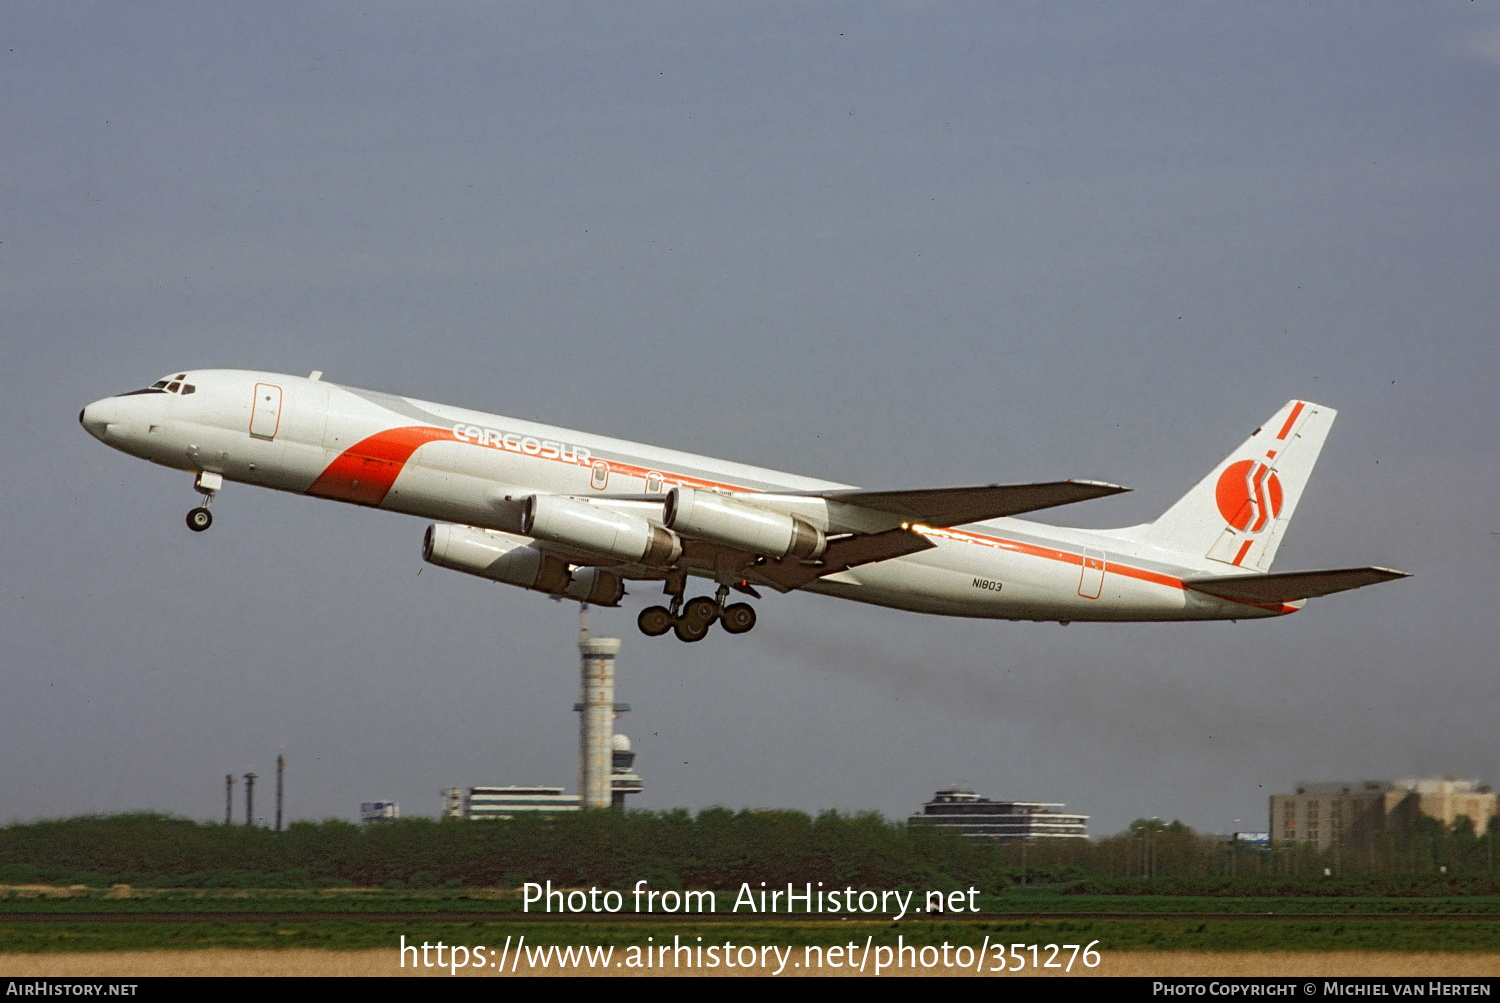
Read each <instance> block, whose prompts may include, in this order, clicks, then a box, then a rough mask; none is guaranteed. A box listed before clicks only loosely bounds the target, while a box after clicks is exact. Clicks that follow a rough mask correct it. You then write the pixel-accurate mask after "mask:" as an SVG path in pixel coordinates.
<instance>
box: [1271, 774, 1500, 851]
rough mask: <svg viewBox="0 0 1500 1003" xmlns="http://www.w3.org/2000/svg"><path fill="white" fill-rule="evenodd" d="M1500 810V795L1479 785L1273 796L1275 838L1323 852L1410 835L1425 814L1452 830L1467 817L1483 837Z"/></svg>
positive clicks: (1428, 782) (1445, 782)
mask: <svg viewBox="0 0 1500 1003" xmlns="http://www.w3.org/2000/svg"><path fill="white" fill-rule="evenodd" d="M1496 808H1497V801H1496V796H1495V792H1494V791H1493V790H1491V789H1490V787H1489V786H1488V785H1481V784H1480V783H1479V782H1478V781H1475V780H1455V779H1453V778H1451V777H1449V778H1432V779H1420V780H1363V781H1360V782H1358V783H1338V782H1319V783H1303V784H1299V785H1298V786H1297V788H1296V792H1295V793H1293V794H1272V795H1271V839H1272V840H1274V841H1275V842H1278V843H1308V844H1311V845H1312V846H1314V847H1316V848H1317V849H1319V850H1326V849H1329V848H1330V847H1333V846H1351V845H1352V846H1360V845H1366V844H1367V843H1368V842H1369V841H1371V840H1373V839H1375V838H1377V837H1379V836H1381V835H1384V834H1385V833H1388V832H1395V833H1404V832H1409V831H1411V827H1412V825H1413V824H1414V823H1415V822H1416V820H1417V819H1418V818H1419V817H1421V816H1424V815H1425V816H1427V817H1428V818H1432V819H1436V820H1437V821H1439V822H1441V823H1442V824H1443V825H1444V826H1449V827H1451V826H1452V825H1453V821H1454V819H1456V818H1458V817H1459V816H1460V815H1465V816H1467V817H1468V818H1469V819H1470V820H1471V821H1472V822H1473V823H1474V827H1475V829H1476V830H1477V831H1478V832H1479V833H1481V834H1482V833H1483V832H1484V831H1485V827H1486V826H1487V825H1488V824H1489V820H1490V817H1491V816H1493V815H1494V814H1495V813H1496Z"/></svg>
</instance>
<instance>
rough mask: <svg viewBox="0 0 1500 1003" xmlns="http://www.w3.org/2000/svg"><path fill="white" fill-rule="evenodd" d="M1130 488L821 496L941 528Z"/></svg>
mask: <svg viewBox="0 0 1500 1003" xmlns="http://www.w3.org/2000/svg"><path fill="white" fill-rule="evenodd" d="M1129 490H1130V489H1129V488H1122V487H1120V486H1119V485H1118V484H1105V483H1102V482H1100V481H1053V482H1051V483H1050V484H985V485H981V486H979V487H972V488H919V489H917V490H915V491H827V492H824V493H822V495H821V497H823V498H827V499H828V500H829V501H831V502H841V503H843V504H845V505H857V506H859V507H860V508H868V509H874V510H875V511H877V512H886V513H888V514H890V515H895V516H900V517H901V518H902V519H904V520H905V521H907V522H914V523H920V524H921V525H924V526H934V527H939V528H941V527H944V526H962V525H965V524H966V523H971V522H983V521H984V520H985V519H999V518H1001V517H1003V516H1008V515H1019V514H1020V513H1022V512H1033V511H1035V510H1037V509H1039V508H1051V507H1053V506H1054V505H1068V504H1071V503H1073V502H1081V501H1088V500H1089V499H1091V498H1103V497H1105V496H1107V495H1117V494H1119V493H1120V492H1122V491H1129Z"/></svg>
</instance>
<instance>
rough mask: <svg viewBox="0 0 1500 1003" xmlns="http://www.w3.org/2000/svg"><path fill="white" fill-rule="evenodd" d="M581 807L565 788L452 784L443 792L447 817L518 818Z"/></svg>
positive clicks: (575, 809) (445, 816)
mask: <svg viewBox="0 0 1500 1003" xmlns="http://www.w3.org/2000/svg"><path fill="white" fill-rule="evenodd" d="M577 810H578V795H577V794H564V793H563V789H562V788H561V787H470V788H469V789H468V790H467V791H464V790H463V789H461V788H458V787H449V788H447V789H446V790H444V791H443V817H444V818H515V817H516V816H517V815H551V814H556V813H558V812H564V811H577Z"/></svg>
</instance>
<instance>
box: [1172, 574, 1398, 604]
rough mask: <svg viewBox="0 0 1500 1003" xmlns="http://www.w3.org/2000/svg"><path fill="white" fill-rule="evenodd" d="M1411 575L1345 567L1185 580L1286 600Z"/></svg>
mask: <svg viewBox="0 0 1500 1003" xmlns="http://www.w3.org/2000/svg"><path fill="white" fill-rule="evenodd" d="M1410 577H1411V576H1410V575H1408V574H1407V573H1406V572H1404V571H1392V570H1391V569H1390V568H1345V569H1343V570H1341V571H1288V572H1285V573H1283V574H1275V575H1228V576H1225V577H1221V578H1184V579H1183V581H1182V584H1183V585H1185V586H1187V587H1188V588H1190V589H1194V590H1196V591H1198V592H1204V593H1207V594H1208V595H1211V596H1218V597H1219V598H1220V599H1241V600H1245V601H1247V602H1281V603H1286V602H1295V601H1296V600H1298V599H1313V598H1316V597H1317V596H1326V595H1332V594H1333V593H1335V592H1346V591H1348V590H1349V589H1359V588H1364V587H1365V586H1366V585H1376V584H1379V583H1380V582H1392V581H1395V580H1396V579H1398V578H1410Z"/></svg>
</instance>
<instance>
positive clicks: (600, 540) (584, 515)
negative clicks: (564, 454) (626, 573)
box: [521, 495, 682, 567]
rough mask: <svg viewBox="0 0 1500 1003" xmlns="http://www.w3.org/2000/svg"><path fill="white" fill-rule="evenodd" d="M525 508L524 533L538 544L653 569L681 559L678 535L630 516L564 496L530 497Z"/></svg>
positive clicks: (680, 545)
mask: <svg viewBox="0 0 1500 1003" xmlns="http://www.w3.org/2000/svg"><path fill="white" fill-rule="evenodd" d="M522 506H523V507H522V510H521V532H523V533H525V534H526V535H527V536H534V537H536V538H537V539H538V540H547V541H550V542H552V543H557V544H561V545H562V546H565V547H573V548H576V549H578V550H582V551H586V552H588V553H590V554H599V555H600V556H603V557H613V558H615V559H616V560H620V561H628V562H629V563H631V564H646V565H650V566H652V567H664V566H666V565H669V564H671V563H672V562H673V561H675V560H677V558H679V557H681V556H682V541H680V540H678V539H677V536H676V534H674V533H671V532H669V531H668V530H665V529H662V528H661V527H660V526H657V525H654V524H652V523H649V522H647V521H646V520H645V519H642V518H641V517H640V516H637V515H631V514H630V513H628V512H621V511H619V510H617V509H611V508H608V507H605V506H603V505H590V504H589V503H588V502H584V501H579V500H578V499H576V498H567V497H564V496H562V495H531V496H529V497H527V498H525V499H523V501H522Z"/></svg>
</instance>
